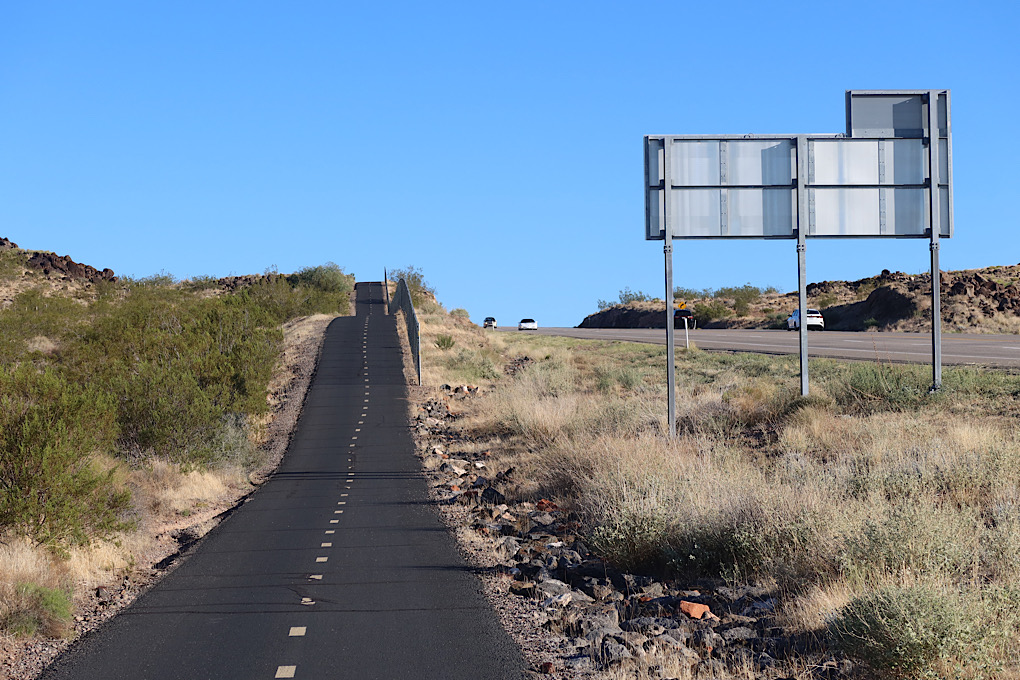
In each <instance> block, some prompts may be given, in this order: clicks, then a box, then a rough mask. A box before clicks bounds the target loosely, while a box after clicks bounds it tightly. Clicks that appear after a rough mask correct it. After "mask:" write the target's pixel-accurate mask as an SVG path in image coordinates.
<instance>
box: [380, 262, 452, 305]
mask: <svg viewBox="0 0 1020 680" xmlns="http://www.w3.org/2000/svg"><path fill="white" fill-rule="evenodd" d="M389 276H390V277H391V278H392V279H393V280H394V281H399V280H400V279H404V283H406V284H407V289H408V290H409V291H410V292H411V303H412V304H413V305H414V308H415V310H416V311H417V312H419V313H422V312H425V313H429V312H433V311H440V310H441V307H439V303H438V302H436V289H435V288H433V287H432V286H431V285H429V283H428V282H427V281H426V280H425V274H424V272H422V270H421V269H418V268H417V267H415V266H413V265H408V266H407V267H404V268H402V269H391V270H389Z"/></svg>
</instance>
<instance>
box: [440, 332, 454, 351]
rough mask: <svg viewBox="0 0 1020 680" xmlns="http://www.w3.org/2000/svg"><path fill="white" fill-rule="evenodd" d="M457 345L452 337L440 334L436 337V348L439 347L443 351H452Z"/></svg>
mask: <svg viewBox="0 0 1020 680" xmlns="http://www.w3.org/2000/svg"><path fill="white" fill-rule="evenodd" d="M455 344H456V342H455V341H454V339H453V336H452V335H443V334H439V335H438V336H436V347H438V348H439V349H442V350H447V349H451V348H453V346H454V345H455Z"/></svg>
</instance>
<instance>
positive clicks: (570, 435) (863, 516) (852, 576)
mask: <svg viewBox="0 0 1020 680" xmlns="http://www.w3.org/2000/svg"><path fill="white" fill-rule="evenodd" d="M457 323H458V322H457V321H456V320H448V319H445V318H442V317H441V316H439V315H434V316H430V317H429V318H428V319H427V321H426V327H425V332H426V334H432V335H433V336H434V335H435V334H438V333H446V334H453V333H455V332H457V333H460V335H457V336H455V337H456V338H457V345H458V346H461V345H464V346H465V347H464V353H463V354H461V355H459V356H456V357H451V356H450V355H449V354H444V353H443V351H442V350H439V349H437V348H434V347H431V346H430V347H429V348H428V349H426V345H425V343H423V352H424V362H425V367H426V370H425V375H426V376H427V378H426V384H428V383H429V382H432V383H434V384H435V383H438V382H450V381H451V375H462V374H463V372H464V371H467V370H471V369H470V367H471V366H474V365H477V363H478V362H479V361H480V359H481V357H483V356H484V357H487V358H491V357H492V356H493V354H496V355H497V356H499V357H501V359H502V361H507V360H509V359H512V358H514V357H519V356H528V357H529V358H530V359H531V361H530V363H528V364H527V365H526V366H525V368H524V369H523V370H522V371H521V372H520V373H518V374H517V375H516V376H515V377H513V378H506V379H502V380H500V381H498V386H497V388H496V389H495V390H493V391H491V392H490V393H488V394H486V395H484V396H483V397H482V398H480V399H477V400H475V401H474V402H473V404H474V405H473V407H472V408H471V410H470V411H469V416H468V418H467V419H465V420H464V421H462V422H463V427H464V429H465V431H467V432H468V433H469V434H471V435H472V436H473V437H474V439H475V441H476V442H481V444H475V445H481V446H485V447H489V448H491V449H492V451H493V456H494V457H493V460H494V461H495V462H496V464H504V465H513V466H515V467H516V468H517V469H518V471H519V473H520V479H521V481H520V482H519V483H518V486H517V488H515V489H511V490H510V493H511V494H516V495H517V496H518V497H519V498H522V499H528V498H535V497H537V496H548V497H555V498H556V500H557V503H559V504H560V505H561V506H564V507H567V508H569V509H572V510H574V511H576V512H578V513H579V515H580V517H581V518H582V519H583V523H584V527H585V531H586V533H587V538H588V540H589V542H590V544H591V545H593V546H595V547H596V548H597V549H598V550H599V551H601V553H602V554H603V555H604V556H605V557H607V558H608V559H609V560H611V561H613V562H615V563H617V564H618V565H620V566H622V567H625V568H629V569H638V570H648V571H652V572H658V573H666V574H672V575H674V576H680V577H683V576H692V577H703V576H712V577H719V576H722V577H725V578H728V579H735V580H741V581H757V582H760V583H766V584H768V585H774V586H776V587H777V588H778V589H779V590H780V592H783V593H785V596H784V598H783V602H782V604H781V608H780V611H779V613H778V616H777V619H776V621H777V624H778V625H781V626H783V627H784V628H785V629H786V630H787V631H788V632H789V633H790V634H813V635H815V636H816V638H817V639H818V640H825V639H826V637H825V636H826V634H827V633H826V625H827V623H828V622H831V621H832V620H833V619H834V617H836V616H837V615H838V614H839V613H840V612H845V611H848V610H847V607H848V606H850V604H851V603H852V602H853V601H855V598H862V597H863V598H866V597H868V596H869V594H872V593H878V592H880V591H882V592H885V591H884V590H883V589H892V590H891V591H890V592H895V593H900V594H899V595H897V597H900V598H901V599H902V598H906V600H903V601H904V602H907V603H908V605H909V606H908V605H904V606H907V608H908V610H910V611H912V612H920V613H919V614H916V615H917V616H919V617H920V619H921V621H920V623H919V625H921V626H922V627H923V626H924V625H926V624H927V620H926V619H925V616H927V615H929V614H930V616H931V617H932V618H931V621H932V625H935V623H936V622H937V621H939V620H940V619H939V618H938V617H939V616H942V615H943V614H944V613H945V612H943V614H940V613H939V612H936V611H931V612H930V613H926V612H927V611H928V610H926V609H924V607H925V606H927V605H926V603H927V602H928V600H926V599H925V598H924V597H920V596H918V597H920V599H917V600H916V601H914V600H911V599H910V598H911V597H914V595H912V594H911V593H915V592H918V593H922V594H923V593H925V592H938V593H948V594H949V595H947V596H946V597H950V599H951V600H952V604H951V605H947V607H948V609H946V611H951V612H952V616H951V617H950V618H951V619H952V626H950V629H952V630H953V631H955V632H954V633H953V636H954V637H955V638H959V640H960V641H964V642H959V643H957V642H953V643H952V644H950V643H949V642H946V644H945V646H944V648H942V649H943V653H944V654H945V657H944V658H942V657H940V659H941V660H938V661H937V663H936V661H931V662H930V663H931V664H935V665H938V664H956V665H957V666H958V667H959V668H960V669H961V670H960V672H959V674H960V675H962V676H965V677H967V676H971V677H977V676H979V675H982V674H983V677H986V678H1013V677H1017V674H1018V673H1020V666H1018V664H1017V655H1016V644H1015V642H1008V643H1007V642H1003V641H1004V640H1006V641H1009V640H1013V641H1015V640H1017V639H1020V614H1018V613H1017V610H1018V609H1020V605H1016V604H1015V603H1016V602H1017V599H1018V598H1016V597H1014V596H1013V595H1011V593H1013V592H1014V590H1015V586H1014V584H1015V583H1016V581H1017V579H1018V578H1020V459H1018V458H1017V456H1016V452H1017V451H1018V450H1020V426H1018V424H1017V420H1016V419H1015V418H1013V417H1003V416H1002V414H1010V413H1013V414H1015V413H1017V401H1016V400H1017V395H1020V378H1018V377H1017V376H1010V375H1008V374H1002V373H992V372H985V371H982V370H979V369H947V372H946V384H947V387H946V389H944V390H943V392H942V393H940V394H938V395H933V396H930V395H927V393H926V390H924V389H922V388H921V385H922V382H923V381H924V380H926V377H925V376H921V375H920V371H918V370H916V369H914V368H911V367H898V366H879V367H877V368H876V367H874V366H871V365H867V364H862V365H856V364H855V365H846V364H836V363H835V362H819V369H820V370H816V371H815V372H814V373H815V383H813V384H812V388H811V389H812V395H813V396H812V398H810V399H807V400H805V399H801V398H800V397H799V396H797V395H798V390H797V383H796V369H795V367H794V366H793V364H792V362H791V361H788V360H784V359H776V358H766V357H755V356H752V355H741V356H730V355H719V354H706V353H702V352H697V351H691V352H687V353H683V354H681V355H680V356H679V357H678V368H679V370H678V387H677V392H678V405H679V425H680V432H681V436H680V437H679V438H678V439H677V440H676V441H669V440H668V438H667V437H666V436H664V432H665V430H666V427H665V426H666V423H665V419H664V417H663V415H662V411H663V410H664V405H663V404H664V401H665V394H664V391H663V389H662V387H661V385H660V384H659V383H660V380H659V376H661V375H662V373H664V370H663V369H664V356H663V352H662V350H661V349H659V348H649V347H647V346H646V347H636V346H630V345H626V344H624V343H617V344H613V343H596V342H587V341H578V340H568V339H564V338H548V337H531V336H529V337H522V336H519V335H517V334H488V335H485V334H481V335H480V334H479V332H478V331H473V330H471V329H467V328H465V329H458V328H457V325H456V324H457ZM469 339H470V343H474V342H475V341H476V340H477V341H478V342H479V343H480V346H477V347H476V346H474V345H473V344H469ZM486 339H487V340H488V342H483V341H484V340H486ZM628 372H629V375H628ZM494 382H495V381H494ZM903 593H905V594H903ZM880 601H881V600H880ZM890 601H892V600H890ZM897 601H898V600H897ZM957 602H959V603H963V604H958V603H957ZM911 607H914V609H910V608H911ZM918 607H919V608H920V609H917V608H918ZM992 621H994V622H995V626H992V625H991V624H990V622H992ZM932 634H933V635H934V634H935V633H932ZM865 662H867V660H865ZM874 663H879V662H877V661H875V662H874ZM926 663H927V662H926ZM935 665H932V666H930V667H931V668H934V667H935ZM939 667H942V666H939ZM794 670H795V669H794ZM671 672H673V671H671ZM791 672H793V671H791ZM879 672H881V669H879ZM675 673H676V676H677V677H688V676H685V675H682V674H681V671H680V670H676V671H675ZM735 673H736V674H735V675H733V677H743V676H741V675H740V674H739V673H740V671H739V670H738V671H735ZM747 677H753V676H747Z"/></svg>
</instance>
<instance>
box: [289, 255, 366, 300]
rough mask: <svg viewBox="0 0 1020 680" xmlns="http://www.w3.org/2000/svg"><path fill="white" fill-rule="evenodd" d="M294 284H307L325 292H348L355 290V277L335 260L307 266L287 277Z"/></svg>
mask: <svg viewBox="0 0 1020 680" xmlns="http://www.w3.org/2000/svg"><path fill="white" fill-rule="evenodd" d="M287 281H288V282H289V283H290V284H291V285H292V286H307V287H308V288H313V289H315V290H319V291H322V292H324V293H334V294H335V293H340V294H344V295H346V294H348V293H350V292H351V291H352V290H354V277H353V276H351V275H350V274H345V273H344V270H343V269H341V268H340V266H339V265H337V264H336V263H335V262H327V263H326V264H322V265H318V266H315V267H305V268H303V269H299V270H298V271H296V272H294V273H293V274H291V275H290V276H288V277H287Z"/></svg>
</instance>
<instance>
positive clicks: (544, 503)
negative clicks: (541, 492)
mask: <svg viewBox="0 0 1020 680" xmlns="http://www.w3.org/2000/svg"><path fill="white" fill-rule="evenodd" d="M535 507H537V508H538V510H539V511H540V512H549V511H550V510H559V509H560V507H559V506H558V505H556V504H555V503H553V502H552V501H550V500H548V499H545V498H543V499H542V500H540V501H539V502H538V503H537V504H536V506H535Z"/></svg>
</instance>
